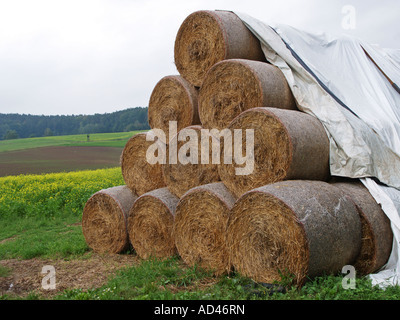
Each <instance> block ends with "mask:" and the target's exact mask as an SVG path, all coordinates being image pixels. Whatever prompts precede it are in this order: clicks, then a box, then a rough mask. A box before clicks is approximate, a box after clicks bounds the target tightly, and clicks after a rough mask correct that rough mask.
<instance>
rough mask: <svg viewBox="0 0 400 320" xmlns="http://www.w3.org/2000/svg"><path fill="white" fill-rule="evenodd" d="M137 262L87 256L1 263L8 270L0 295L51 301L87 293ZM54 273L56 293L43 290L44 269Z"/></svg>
mask: <svg viewBox="0 0 400 320" xmlns="http://www.w3.org/2000/svg"><path fill="white" fill-rule="evenodd" d="M137 262H138V258H137V256H136V255H100V254H95V253H88V254H87V255H86V256H83V257H82V258H80V259H76V260H44V259H36V258H35V259H30V260H16V259H10V260H0V265H1V266H3V267H5V268H6V269H7V270H9V273H8V275H7V276H6V277H0V295H5V294H7V295H9V296H10V297H13V296H15V297H20V298H23V297H26V296H27V295H28V294H30V293H35V294H37V295H39V296H40V297H41V298H44V299H51V298H52V297H54V296H55V295H58V294H60V292H62V291H64V290H69V289H79V288H80V289H83V290H85V289H90V288H97V287H100V286H101V285H103V284H105V283H106V282H107V280H108V279H109V278H110V276H112V275H114V274H115V272H116V271H117V270H119V269H121V268H123V267H126V266H130V265H133V264H135V263H137ZM47 265H50V266H53V267H54V269H55V280H56V283H55V284H56V286H55V289H47V290H46V289H44V288H43V287H42V281H43V279H44V277H45V276H46V275H48V273H44V274H42V268H43V267H44V266H47Z"/></svg>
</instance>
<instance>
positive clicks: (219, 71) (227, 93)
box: [199, 59, 297, 129]
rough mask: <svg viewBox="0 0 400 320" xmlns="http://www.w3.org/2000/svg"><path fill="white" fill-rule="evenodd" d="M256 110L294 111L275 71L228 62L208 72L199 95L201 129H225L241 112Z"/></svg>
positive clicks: (281, 77)
mask: <svg viewBox="0 0 400 320" xmlns="http://www.w3.org/2000/svg"><path fill="white" fill-rule="evenodd" d="M258 107H266V108H280V109H291V110H295V109H297V107H296V102H295V99H294V97H293V94H292V91H291V89H290V87H289V85H288V83H287V81H286V78H285V76H284V75H283V73H282V71H281V70H280V69H279V68H278V67H275V66H273V65H271V64H269V63H266V62H260V61H251V60H244V59H231V60H224V61H221V62H218V63H217V64H215V65H214V66H213V67H212V68H211V69H210V70H209V71H208V72H207V75H206V77H205V79H204V81H203V84H202V86H201V89H200V93H199V115H200V120H201V123H202V125H203V127H204V128H217V129H223V128H226V127H227V126H228V125H229V123H230V122H231V121H232V120H233V119H234V118H235V117H236V116H238V115H239V114H240V113H242V112H243V111H245V110H248V109H251V108H258Z"/></svg>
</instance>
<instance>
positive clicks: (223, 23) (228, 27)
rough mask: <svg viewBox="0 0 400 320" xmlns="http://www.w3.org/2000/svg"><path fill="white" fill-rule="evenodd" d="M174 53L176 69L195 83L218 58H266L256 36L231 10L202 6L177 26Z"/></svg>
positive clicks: (199, 83) (219, 59) (201, 78)
mask: <svg viewBox="0 0 400 320" xmlns="http://www.w3.org/2000/svg"><path fill="white" fill-rule="evenodd" d="M174 55H175V65H176V68H177V69H178V71H179V73H180V74H181V75H182V76H183V77H184V78H185V79H186V80H188V81H189V82H190V83H192V84H193V85H194V86H196V87H200V86H201V83H202V81H203V78H204V76H205V74H206V72H207V71H208V69H209V68H211V67H212V66H213V65H214V64H216V63H217V62H219V61H222V60H225V59H235V58H239V59H249V60H257V61H265V56H264V53H263V52H262V49H261V45H260V42H259V40H258V39H257V38H256V37H255V36H254V35H253V34H252V33H251V31H250V30H249V29H248V28H247V27H246V26H245V25H244V23H243V22H242V20H240V19H239V17H238V16H237V15H235V14H234V13H233V12H230V11H209V10H201V11H196V12H194V13H192V14H191V15H189V16H188V17H187V18H186V19H185V20H184V21H183V23H182V25H181V26H180V28H179V30H178V34H177V36H176V39H175V48H174Z"/></svg>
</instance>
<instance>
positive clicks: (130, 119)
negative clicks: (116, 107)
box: [0, 107, 150, 140]
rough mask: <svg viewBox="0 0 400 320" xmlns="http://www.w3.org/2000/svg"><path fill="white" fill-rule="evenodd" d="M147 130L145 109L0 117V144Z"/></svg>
mask: <svg viewBox="0 0 400 320" xmlns="http://www.w3.org/2000/svg"><path fill="white" fill-rule="evenodd" d="M147 129H150V127H149V124H148V119H147V108H142V107H136V108H128V109H125V110H122V111H116V112H112V113H104V114H94V115H54V116H46V115H30V114H15V113H12V114H4V113H3V114H2V113H0V140H6V139H17V138H31V137H44V136H59V135H70V134H89V133H107V132H127V131H134V130H147Z"/></svg>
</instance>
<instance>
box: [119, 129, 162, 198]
mask: <svg viewBox="0 0 400 320" xmlns="http://www.w3.org/2000/svg"><path fill="white" fill-rule="evenodd" d="M146 136H148V137H150V138H151V139H150V140H149V141H147V140H146ZM154 139H155V140H154ZM155 143H156V145H159V146H160V147H159V148H157V150H158V151H156V154H155V155H154V154H152V153H151V152H150V153H149V154H150V156H151V157H153V156H160V157H161V155H158V152H160V151H161V150H165V145H164V144H163V143H162V142H161V141H160V140H158V139H157V138H155V137H154V134H153V133H152V132H151V131H149V132H147V133H146V132H142V133H138V134H135V135H134V136H133V137H132V138H130V139H129V140H128V142H127V143H126V145H125V147H124V150H123V151H122V154H121V171H122V176H123V178H124V181H125V184H126V185H127V186H128V187H129V188H131V189H132V191H133V192H135V193H136V194H137V195H138V196H140V195H142V194H144V193H146V192H149V191H151V190H155V189H159V188H162V187H165V183H164V180H163V177H162V168H161V164H160V163H158V162H156V163H154V164H152V163H150V162H149V157H148V151H149V147H150V146H151V145H154V144H155ZM162 145H163V146H164V148H163V147H162Z"/></svg>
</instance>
